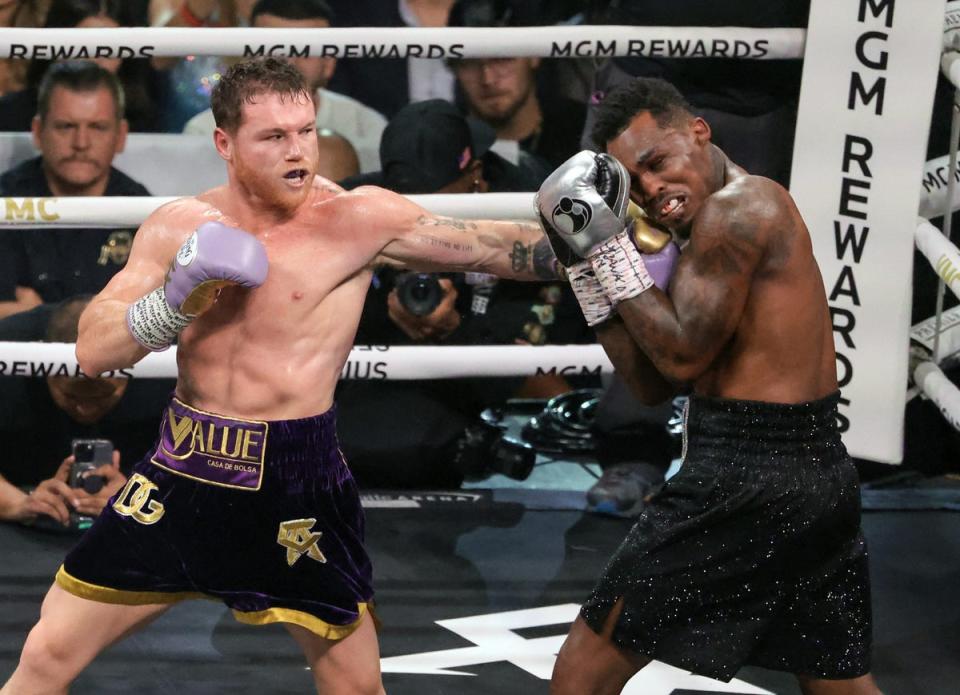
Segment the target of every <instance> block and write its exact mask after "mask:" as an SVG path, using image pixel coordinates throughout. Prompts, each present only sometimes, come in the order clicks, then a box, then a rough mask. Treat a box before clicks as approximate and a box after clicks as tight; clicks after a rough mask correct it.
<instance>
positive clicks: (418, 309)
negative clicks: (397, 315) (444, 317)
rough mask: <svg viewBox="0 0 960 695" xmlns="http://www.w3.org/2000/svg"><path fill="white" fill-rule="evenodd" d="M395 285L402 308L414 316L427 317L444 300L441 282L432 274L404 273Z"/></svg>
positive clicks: (398, 277)
mask: <svg viewBox="0 0 960 695" xmlns="http://www.w3.org/2000/svg"><path fill="white" fill-rule="evenodd" d="M395 285H396V288H397V298H398V299H399V300H400V304H401V306H403V308H404V309H406V310H407V311H409V312H410V313H411V314H413V315H414V316H426V315H427V314H429V313H430V312H432V311H433V310H434V309H436V308H437V306H438V305H439V304H440V301H441V300H442V299H443V288H442V287H440V281H439V280H437V278H436V276H434V275H432V274H430V273H403V274H401V275H399V276H397V281H396V283H395Z"/></svg>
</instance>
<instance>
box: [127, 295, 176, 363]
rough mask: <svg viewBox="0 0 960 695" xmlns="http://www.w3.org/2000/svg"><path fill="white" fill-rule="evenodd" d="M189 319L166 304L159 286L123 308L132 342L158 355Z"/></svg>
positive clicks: (164, 296) (168, 345)
mask: <svg viewBox="0 0 960 695" xmlns="http://www.w3.org/2000/svg"><path fill="white" fill-rule="evenodd" d="M191 320H192V319H190V317H188V316H185V315H183V314H181V313H180V312H179V311H177V310H175V309H172V308H171V307H170V305H169V304H167V298H166V295H165V294H164V291H163V287H158V288H157V289H155V290H154V291H153V292H151V293H150V294H147V295H144V296H143V297H141V298H140V299H138V300H137V301H135V302H134V303H133V304H131V305H130V306H129V307H128V308H127V328H128V329H129V331H130V335H132V336H133V339H134V340H136V341H137V342H138V343H140V344H141V345H142V346H143V347H145V348H147V349H148V350H150V351H151V352H160V351H161V350H166V349H167V348H168V347H170V344H171V343H172V342H173V341H174V340H175V339H176V337H177V334H179V333H180V331H182V330H183V329H184V328H186V327H187V326H188V325H189V324H190V321H191Z"/></svg>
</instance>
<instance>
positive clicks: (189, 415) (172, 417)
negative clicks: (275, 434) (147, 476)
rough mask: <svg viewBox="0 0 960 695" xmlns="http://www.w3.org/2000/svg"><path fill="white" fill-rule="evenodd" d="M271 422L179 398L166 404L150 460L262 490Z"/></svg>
mask: <svg viewBox="0 0 960 695" xmlns="http://www.w3.org/2000/svg"><path fill="white" fill-rule="evenodd" d="M267 430H268V425H267V423H266V422H263V421H257V420H239V419H236V418H229V417H224V416H222V415H214V414H213V413H205V412H202V411H199V410H196V409H194V408H191V407H190V406H188V405H186V404H185V403H181V402H180V401H178V400H174V401H173V402H171V404H170V406H169V407H168V408H167V412H166V414H165V417H164V422H163V426H162V428H161V436H160V444H159V446H158V447H157V450H156V451H155V452H154V455H153V457H152V458H151V459H150V460H151V462H152V463H153V464H155V465H157V466H160V467H161V468H165V469H166V470H169V471H171V472H172V473H177V474H178V475H183V476H185V477H188V478H193V479H194V480H200V481H203V482H207V483H212V484H214V485H222V486H224V487H231V488H238V489H243V490H259V489H260V483H261V481H262V478H263V462H264V457H265V455H266V449H267Z"/></svg>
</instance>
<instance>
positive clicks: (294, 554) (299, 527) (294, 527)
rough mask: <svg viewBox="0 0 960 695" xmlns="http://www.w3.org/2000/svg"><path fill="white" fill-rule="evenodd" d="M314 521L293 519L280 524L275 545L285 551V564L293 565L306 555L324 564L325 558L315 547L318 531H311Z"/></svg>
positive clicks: (317, 547) (318, 548) (318, 547)
mask: <svg viewBox="0 0 960 695" xmlns="http://www.w3.org/2000/svg"><path fill="white" fill-rule="evenodd" d="M315 523H317V520H316V519H293V520H291V521H281V522H280V532H279V533H278V534H277V543H279V544H280V545H282V546H283V547H284V548H286V549H287V564H288V565H290V566H291V567H293V563H295V562H296V561H297V560H299V559H300V558H301V557H303V556H304V555H306V556H307V557H309V558H310V559H312V560H316V561H317V562H326V561H327V558H326V557H325V556H324V554H323V552H322V551H321V550H320V546H318V545H317V541H319V540H320V536H322V535H323V534H322V533H321V532H320V531H313V530H312V529H313V525H314V524H315Z"/></svg>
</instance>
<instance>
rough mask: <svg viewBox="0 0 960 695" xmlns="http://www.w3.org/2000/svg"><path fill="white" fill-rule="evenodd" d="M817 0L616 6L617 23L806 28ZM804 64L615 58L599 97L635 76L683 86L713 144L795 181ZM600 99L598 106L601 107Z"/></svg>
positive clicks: (612, 12)
mask: <svg viewBox="0 0 960 695" xmlns="http://www.w3.org/2000/svg"><path fill="white" fill-rule="evenodd" d="M809 9H810V2H809V0H800V2H796V1H794V0H772V1H771V0H744V1H743V2H736V3H705V2H703V1H702V0H677V2H672V3H669V4H668V3H652V2H646V1H645V0H621V1H620V2H617V3H610V7H609V9H608V10H607V12H606V14H605V21H606V22H607V23H609V24H634V25H639V26H737V27H805V26H806V22H807V16H808V14H809ZM802 63H803V61H801V60H799V59H797V60H742V59H741V60H733V59H730V58H725V57H724V58H709V57H707V58H697V59H695V60H689V59H676V58H674V59H669V58H646V57H622V58H614V59H611V60H609V61H607V62H606V63H604V64H603V65H602V66H601V67H600V68H599V69H598V70H597V72H596V75H595V86H594V93H593V97H592V101H594V102H596V103H599V101H600V100H602V98H603V96H604V95H605V94H607V93H608V92H610V91H611V90H612V89H613V88H615V87H616V86H618V85H620V84H623V83H624V82H627V81H629V80H630V79H631V78H633V77H634V76H644V77H662V78H664V79H666V80H668V81H669V82H671V83H672V84H674V85H676V86H677V88H678V89H679V90H680V92H681V93H682V94H683V96H684V98H685V99H686V100H687V101H688V102H689V103H690V105H691V106H692V107H693V109H694V112H695V113H696V115H697V116H701V117H703V118H705V119H706V120H707V121H708V122H709V123H710V125H711V127H712V128H713V141H714V143H715V144H716V145H717V146H718V147H720V148H721V149H722V150H723V151H724V152H726V153H727V154H728V155H729V156H730V158H731V159H732V160H733V161H735V162H737V163H738V164H740V165H741V166H743V167H744V168H746V169H747V171H749V172H750V173H751V174H756V175H759V176H766V177H768V178H771V179H773V180H775V181H777V182H778V183H780V184H782V185H784V186H788V184H789V177H790V165H791V161H792V155H793V134H794V130H795V127H796V117H797V103H798V98H799V93H800V72H801V67H802ZM595 105H596V104H594V107H595ZM594 107H591V109H590V110H589V111H588V114H587V122H586V124H585V126H584V129H583V134H582V138H581V142H582V145H583V147H585V148H587V149H594V148H595V147H596V145H595V144H594V143H593V142H591V141H590V138H589V133H590V131H591V128H592V123H593V113H594V110H595V108H594Z"/></svg>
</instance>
